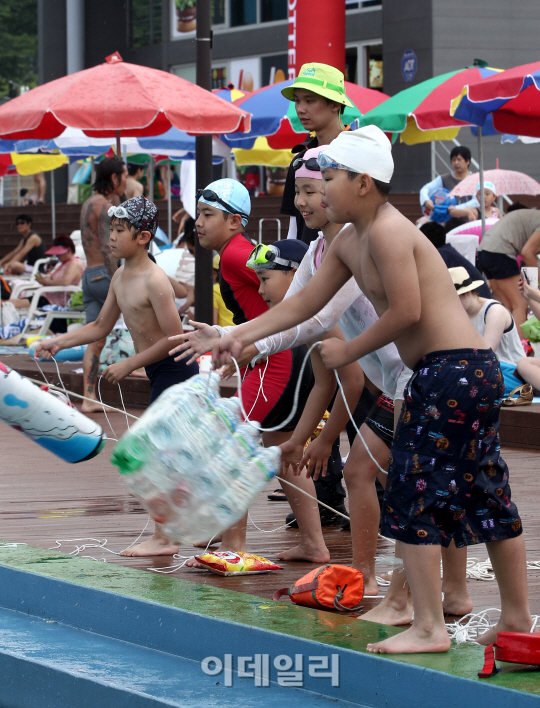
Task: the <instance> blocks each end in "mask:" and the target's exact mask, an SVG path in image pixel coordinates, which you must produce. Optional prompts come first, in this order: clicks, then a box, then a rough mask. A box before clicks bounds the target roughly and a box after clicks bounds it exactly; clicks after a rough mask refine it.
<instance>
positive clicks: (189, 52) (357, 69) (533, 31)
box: [38, 0, 540, 192]
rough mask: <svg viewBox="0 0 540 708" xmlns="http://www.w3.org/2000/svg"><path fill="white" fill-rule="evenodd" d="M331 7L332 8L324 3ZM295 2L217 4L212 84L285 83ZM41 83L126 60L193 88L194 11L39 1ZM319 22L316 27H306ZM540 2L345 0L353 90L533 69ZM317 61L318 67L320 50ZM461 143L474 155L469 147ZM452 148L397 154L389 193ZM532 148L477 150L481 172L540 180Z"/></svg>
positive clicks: (175, 2)
mask: <svg viewBox="0 0 540 708" xmlns="http://www.w3.org/2000/svg"><path fill="white" fill-rule="evenodd" d="M328 1H329V2H330V1H331V0H328ZM291 2H293V3H294V2H295V0H213V3H212V5H213V47H212V82H213V86H214V87H215V88H219V87H221V86H223V85H226V84H227V83H228V82H231V83H233V84H234V85H235V86H236V87H238V88H242V87H243V88H245V89H246V90H254V89H257V88H259V87H260V86H264V85H266V84H268V83H272V82H274V81H278V80H280V79H283V78H285V77H286V76H287V49H288V31H289V25H288V20H287V13H288V4H289V3H291ZM38 13H39V14H38V32H39V57H38V58H39V79H40V83H43V82H45V81H50V80H52V79H55V78H58V77H60V76H63V75H65V74H67V73H71V72H72V71H78V70H80V69H84V68H88V67H91V66H94V65H96V64H99V63H100V62H102V61H103V60H104V58H105V56H107V55H108V54H111V53H112V52H114V51H118V52H120V54H121V55H122V57H123V58H124V60H125V61H129V62H133V63H138V64H144V65H147V66H151V67H155V68H160V69H163V70H164V71H171V72H173V73H175V74H177V75H179V76H182V77H184V78H186V79H188V80H190V81H194V80H195V51H196V50H195V29H194V28H195V22H196V0H39V2H38ZM313 22H317V17H313ZM539 34H540V3H538V0H516V2H514V3H511V2H509V1H508V0H476V2H472V3H471V2H470V1H469V2H467V1H466V0H367V1H364V2H351V1H350V0H346V47H345V52H346V74H347V77H346V78H347V79H348V80H349V81H354V82H356V83H358V84H360V85H363V86H369V87H371V88H375V89H379V90H382V91H384V92H385V93H387V94H389V95H393V94H395V93H397V92H398V91H401V90H403V89H405V88H408V87H409V86H413V85H414V84H415V83H418V82H420V81H423V80H425V79H428V78H430V77H432V76H435V75H437V74H441V73H445V72H447V71H451V70H455V69H458V68H461V67H463V66H466V65H470V64H472V63H473V61H474V59H475V58H480V59H483V60H485V61H487V62H488V64H489V65H490V66H494V67H498V68H501V69H506V68H509V67H511V66H514V65H516V64H522V63H526V62H531V61H535V60H536V59H537V49H536V40H537V37H538V36H539ZM313 50H314V51H313V60H317V51H316V47H314V48H313ZM458 140H459V142H460V143H462V144H466V145H468V146H469V147H471V149H472V152H473V155H474V156H476V153H477V149H476V138H475V137H473V136H472V134H471V132H470V130H469V129H467V128H465V129H462V130H461V132H460V134H459V136H458ZM451 147H452V144H446V145H434V146H432V145H431V144H425V145H415V146H405V145H402V144H399V143H396V144H395V146H394V157H395V162H396V172H395V178H394V180H393V189H394V190H395V191H403V192H411V191H417V190H418V189H419V188H420V187H421V186H422V184H424V183H425V182H426V181H428V180H429V179H431V177H432V173H433V171H434V170H435V171H436V172H439V173H440V172H443V171H445V166H444V164H443V162H442V161H441V160H440V159H438V158H435V157H434V150H436V152H437V154H439V155H441V156H443V157H445V156H446V155H447V152H448V151H449V149H451ZM539 154H540V146H537V145H524V144H522V143H520V142H518V143H515V144H504V145H503V144H501V140H500V138H499V137H491V138H486V139H485V147H484V162H485V166H486V168H488V169H489V168H492V167H495V162H496V159H497V158H498V159H499V164H500V166H501V167H504V168H507V169H519V170H521V171H523V172H527V173H528V174H530V175H531V176H533V177H535V178H537V179H540V164H539V162H540V161H539V160H538V155H539Z"/></svg>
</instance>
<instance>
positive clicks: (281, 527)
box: [248, 512, 296, 533]
mask: <svg viewBox="0 0 540 708" xmlns="http://www.w3.org/2000/svg"><path fill="white" fill-rule="evenodd" d="M248 519H249V521H250V522H251V523H252V524H253V526H255V528H256V529H257V531H260V532H261V533H274V531H280V530H281V529H286V528H287V527H288V526H290V525H291V524H294V522H295V521H296V519H293V520H292V521H289V522H288V523H286V524H281V526H278V527H277V528H275V529H261V527H260V526H257V524H256V523H255V522H254V521H253V519H252V518H251V515H250V513H249V512H248Z"/></svg>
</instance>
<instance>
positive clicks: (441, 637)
mask: <svg viewBox="0 0 540 708" xmlns="http://www.w3.org/2000/svg"><path fill="white" fill-rule="evenodd" d="M449 649H450V637H449V636H448V632H447V631H446V628H445V626H444V625H442V627H440V628H436V629H434V630H431V631H427V630H425V629H420V628H418V627H414V626H413V627H411V628H410V629H406V630H405V631H404V632H400V634H396V635H394V636H393V637H389V638H388V639H385V640H384V641H382V642H377V643H376V644H368V645H367V650H368V651H369V652H372V653H373V654H426V653H430V654H432V653H439V652H445V651H448V650H449Z"/></svg>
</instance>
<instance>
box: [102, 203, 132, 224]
mask: <svg viewBox="0 0 540 708" xmlns="http://www.w3.org/2000/svg"><path fill="white" fill-rule="evenodd" d="M107 216H110V217H111V219H112V218H113V216H115V217H116V218H117V219H129V214H128V213H127V210H126V209H124V207H123V206H112V207H109V211H108V212H107ZM129 220H130V221H131V219H129Z"/></svg>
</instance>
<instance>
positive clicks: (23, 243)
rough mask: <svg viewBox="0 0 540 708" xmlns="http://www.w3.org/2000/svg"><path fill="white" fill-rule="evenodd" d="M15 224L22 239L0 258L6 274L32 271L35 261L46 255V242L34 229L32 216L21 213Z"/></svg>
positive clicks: (0, 263)
mask: <svg viewBox="0 0 540 708" xmlns="http://www.w3.org/2000/svg"><path fill="white" fill-rule="evenodd" d="M15 224H16V226H17V231H18V232H19V234H20V235H21V236H22V239H21V240H20V241H19V244H18V246H17V247H16V248H14V249H13V251H10V252H9V253H8V254H7V255H6V256H4V257H3V258H2V259H1V260H0V267H1V266H4V275H21V274H22V273H24V272H27V273H31V272H32V270H33V267H34V264H35V262H36V261H38V260H39V259H40V258H44V257H45V243H44V242H43V239H42V238H41V236H40V235H39V234H38V233H36V232H35V231H33V230H32V217H31V216H29V215H28V214H19V216H18V217H17V218H16V219H15Z"/></svg>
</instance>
